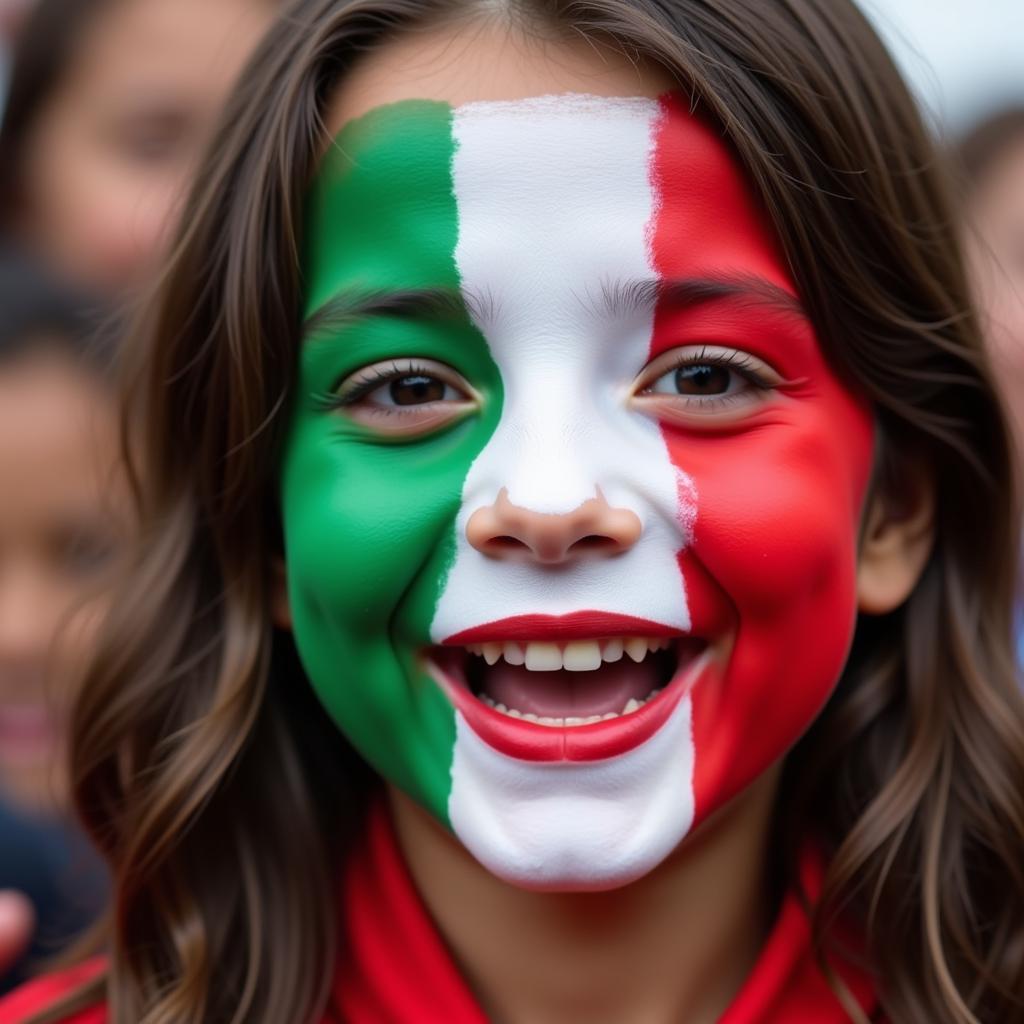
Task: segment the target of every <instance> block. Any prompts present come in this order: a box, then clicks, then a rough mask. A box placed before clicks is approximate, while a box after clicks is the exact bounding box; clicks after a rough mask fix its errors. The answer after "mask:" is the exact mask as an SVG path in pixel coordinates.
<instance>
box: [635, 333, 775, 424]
mask: <svg viewBox="0 0 1024 1024" xmlns="http://www.w3.org/2000/svg"><path fill="white" fill-rule="evenodd" d="M783 383H784V381H783V378H782V377H781V376H780V375H779V374H778V373H777V372H776V371H775V370H773V369H772V368H771V367H770V366H769V365H768V364H767V363H764V362H762V361H761V360H760V359H757V358H755V357H754V356H752V355H750V354H749V353H746V352H741V351H739V350H738V349H730V348H725V347H720V346H717V345H690V346H686V347H682V348H676V349H672V350H671V351H669V352H664V353H662V354H661V355H660V356H658V358H657V359H655V360H654V361H653V362H651V363H650V364H649V365H648V366H647V367H646V368H645V369H644V370H643V372H642V373H641V374H640V377H639V378H638V379H637V382H636V384H635V385H634V386H635V388H636V391H635V392H634V401H636V402H640V403H642V404H645V405H647V406H649V408H648V410H647V411H649V412H653V413H654V414H656V415H658V416H667V417H669V418H672V417H673V416H674V417H676V418H686V419H688V420H692V419H693V418H694V417H695V416H704V417H707V416H717V417H722V416H723V415H728V416H732V415H736V414H740V413H742V412H744V411H747V410H749V408H750V407H751V406H752V405H755V404H756V403H759V402H761V401H764V399H765V398H767V397H768V396H769V395H770V393H771V392H772V391H773V390H774V389H775V388H777V387H779V386H780V385H781V384H783Z"/></svg>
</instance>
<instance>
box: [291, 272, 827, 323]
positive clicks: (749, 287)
mask: <svg viewBox="0 0 1024 1024" xmlns="http://www.w3.org/2000/svg"><path fill="white" fill-rule="evenodd" d="M578 298H579V301H580V303H581V305H582V306H583V307H584V308H585V309H587V310H588V311H590V312H592V313H596V314H597V315H598V316H599V317H602V316H603V317H608V318H610V319H620V320H621V319H626V318H627V317H628V316H630V315H634V314H636V313H642V312H647V311H650V310H653V309H654V308H655V307H656V306H657V305H658V304H659V303H661V302H667V303H669V304H670V305H672V306H673V307H675V308H677V309H678V308H682V309H694V308H697V307H700V306H705V305H710V304H713V303H717V302H729V303H732V304H742V305H745V306H748V307H750V308H752V309H763V310H768V311H770V312H774V313H778V314H782V315H784V316H788V317H795V318H797V319H799V320H800V321H801V322H803V323H806V320H807V314H806V311H805V310H804V308H803V306H802V305H801V303H800V300H799V299H798V298H797V297H796V296H795V295H793V294H792V293H791V292H789V291H787V290H786V289H785V288H782V287H781V286H779V285H777V284H775V283H774V282H772V281H769V280H768V279H767V278H763V277H760V276H758V275H756V274H709V275H706V276H703V277H691V278H679V279H672V280H661V279H651V280H643V281H616V282H606V283H605V284H603V285H601V287H600V291H599V294H598V295H596V296H595V295H591V294H587V295H582V296H578ZM467 315H468V316H469V317H470V318H471V319H472V320H473V321H474V322H475V323H486V322H487V321H489V320H493V319H494V317H495V315H496V303H495V301H494V297H493V296H491V295H474V294H469V293H466V294H464V293H463V292H462V291H461V290H459V289H457V288H407V289H399V290H386V289H381V290H376V291H367V290H360V289H351V290H348V291H345V292H340V293H339V294H337V295H335V296H333V297H332V298H330V299H328V300H327V301H326V302H325V303H323V305H321V306H320V307H319V308H318V309H317V310H315V311H314V312H313V313H312V314H310V316H309V317H307V318H306V321H305V323H304V324H303V331H304V333H305V334H306V335H307V336H311V335H316V334H321V333H324V332H328V331H330V330H338V329H340V328H343V327H346V326H348V325H350V324H351V323H352V322H353V321H355V320H361V319H366V318H371V317H396V318H398V319H408V320H415V319H443V318H453V317H459V318H462V317H466V316H467Z"/></svg>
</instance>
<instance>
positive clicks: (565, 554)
mask: <svg viewBox="0 0 1024 1024" xmlns="http://www.w3.org/2000/svg"><path fill="white" fill-rule="evenodd" d="M642 532H643V526H642V524H641V523H640V517H639V516H638V515H637V514H636V513H635V512H633V511H631V510H630V509H625V508H612V506H611V505H609V504H608V502H607V501H606V500H605V497H604V495H603V494H601V492H600V491H598V493H597V497H594V498H590V499H588V500H587V501H585V502H583V504H582V505H579V506H578V507H577V508H575V509H573V510H572V511H571V512H565V513H557V514H549V513H544V512H535V511H533V510H532V509H528V508H522V507H521V506H519V505H513V504H512V502H511V501H510V500H509V496H508V490H507V489H506V488H504V487H503V488H502V489H501V491H500V492H499V494H498V497H497V499H496V500H495V502H494V504H493V505H487V506H485V507H483V508H478V509H477V510H476V511H475V512H474V513H473V514H472V515H471V516H470V517H469V522H468V523H467V524H466V538H467V540H468V541H469V543H470V544H472V545H473V547H474V548H476V549H477V551H480V552H482V553H483V554H485V555H488V556H489V557H491V558H503V559H509V560H518V561H522V560H527V561H536V562H542V563H544V564H545V565H558V564H561V563H565V562H571V561H574V560H576V559H578V558H583V557H586V556H588V555H594V554H598V555H604V556H610V555H621V554H624V553H625V552H626V551H628V550H629V549H630V548H631V547H633V545H634V544H636V542H637V541H638V540H639V539H640V534H641V533H642Z"/></svg>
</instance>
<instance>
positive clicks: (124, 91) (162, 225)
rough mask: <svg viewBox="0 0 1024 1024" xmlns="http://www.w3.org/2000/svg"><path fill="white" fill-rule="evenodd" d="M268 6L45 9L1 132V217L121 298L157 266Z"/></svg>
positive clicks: (149, 0) (44, 2)
mask: <svg viewBox="0 0 1024 1024" xmlns="http://www.w3.org/2000/svg"><path fill="white" fill-rule="evenodd" d="M273 8H274V3H273V2H272V0H39V2H38V3H36V4H35V5H34V7H33V9H32V10H31V12H30V13H29V14H28V16H27V17H26V19H25V21H24V23H23V26H22V28H21V31H20V32H19V34H18V40H17V45H16V47H15V51H14V66H13V71H12V77H11V81H10V89H9V94H8V104H7V109H6V113H5V117H4V123H3V129H2V133H0V158H2V159H0V218H2V225H3V227H4V228H5V229H6V230H7V231H8V232H9V233H12V234H14V235H15V236H16V237H17V238H19V239H21V240H23V241H24V242H26V243H27V244H28V245H29V246H30V247H31V248H32V249H33V250H34V251H35V252H36V253H38V254H40V255H41V256H43V257H44V258H45V259H46V260H47V261H48V262H50V263H51V264H52V265H53V266H54V267H56V269H57V270H58V271H59V272H60V273H62V274H64V275H65V276H66V277H67V278H68V279H69V280H72V281H75V282H77V283H79V284H81V285H84V286H86V287H89V288H91V289H94V290H96V291H101V292H105V293H120V292H122V291H124V290H125V289H127V288H130V287H132V286H136V285H138V284H139V283H140V282H142V281H144V280H145V277H146V276H147V274H148V273H150V271H151V269H152V267H153V265H154V263H155V262H156V261H157V260H158V258H159V256H160V254H161V251H162V249H163V246H164V241H165V239H166V237H167V235H166V231H167V228H168V226H169V223H170V221H171V220H172V219H173V216H172V215H173V211H174V207H175V205H176V202H177V200H178V197H179V196H180V195H181V194H182V193H183V191H184V189H185V187H186V185H187V182H188V178H189V175H190V174H191V171H192V168H193V166H194V165H195V164H196V162H197V160H198V158H199V156H200V154H201V152H202V150H203V149H204V148H205V146H206V145H207V143H208V141H209V140H210V138H211V136H212V134H213V132H214V129H215V126H216V122H217V118H218V115H219V112H220V109H221V106H222V103H223V101H224V99H225V97H226V95H227V92H228V90H229V89H230V87H231V84H232V83H233V81H234V79H235V77H236V75H237V74H238V72H239V70H240V69H241V67H242V65H243V63H244V62H245V60H246V59H247V57H248V55H249V52H250V51H251V50H252V48H253V47H254V45H255V44H256V42H257V41H258V40H259V38H260V37H261V35H262V34H263V31H264V29H265V28H266V27H267V25H268V24H269V21H270V17H271V15H272V13H273Z"/></svg>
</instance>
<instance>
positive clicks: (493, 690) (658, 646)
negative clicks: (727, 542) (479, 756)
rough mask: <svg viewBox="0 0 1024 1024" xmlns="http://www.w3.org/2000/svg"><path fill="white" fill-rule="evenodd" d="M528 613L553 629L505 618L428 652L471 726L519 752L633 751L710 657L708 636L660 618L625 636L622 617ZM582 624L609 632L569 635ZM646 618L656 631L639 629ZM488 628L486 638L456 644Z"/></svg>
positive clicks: (528, 755) (595, 755)
mask: <svg viewBox="0 0 1024 1024" xmlns="http://www.w3.org/2000/svg"><path fill="white" fill-rule="evenodd" d="M529 618H530V620H532V624H533V625H534V626H535V627H546V628H536V629H535V630H534V631H533V634H534V636H535V637H536V638H535V639H528V638H527V636H525V635H524V632H525V629H526V628H529V625H528V624H527V623H525V622H523V621H521V620H520V621H516V620H504V622H501V623H491V624H490V625H489V626H488V627H484V628H483V629H476V630H473V631H471V632H467V633H466V634H460V635H459V636H457V637H453V638H451V639H450V640H448V641H447V642H446V643H445V644H444V645H443V646H441V647H437V648H433V649H432V650H431V651H430V652H429V653H428V655H427V666H428V669H430V671H431V674H432V675H433V676H434V678H435V679H436V680H437V681H438V683H439V684H440V685H441V687H442V689H443V690H444V691H445V692H446V693H447V694H448V696H449V699H451V700H452V702H453V704H455V706H456V707H457V708H458V709H459V710H460V711H461V712H462V713H463V715H464V717H465V718H466V721H467V722H468V723H469V725H470V726H471V727H472V728H473V730H474V731H475V732H476V733H477V734H478V735H479V736H480V737H481V738H482V739H483V740H484V741H485V742H487V743H489V744H490V745H491V746H493V747H495V748H496V749H498V750H500V751H502V752H504V753H507V754H509V755H510V756H512V757H518V758H521V759H526V760H545V761H547V760H571V761H581V760H597V759H602V758H607V757H614V756H617V755H618V754H622V753H625V752H626V751H627V750H630V749H632V748H633V747H635V746H638V745H639V744H640V743H642V742H643V741H644V740H645V739H647V738H648V737H649V736H651V735H653V734H654V733H655V732H657V730H658V729H659V728H660V727H661V725H663V724H664V722H665V721H666V720H667V718H668V717H669V715H670V714H671V712H672V711H673V710H674V709H675V707H676V706H677V705H678V702H679V699H680V698H681V697H682V696H683V695H684V694H685V693H686V692H687V691H688V690H689V688H690V686H692V685H693V682H694V680H695V678H696V676H697V674H699V671H700V669H701V667H702V666H703V665H704V664H706V663H707V658H706V657H704V655H705V653H706V650H707V643H706V641H704V640H703V639H700V638H697V637H693V636H684V635H680V634H678V633H675V634H674V635H673V634H672V633H671V632H669V631H668V630H666V629H665V627H663V626H660V625H658V624H657V623H644V622H641V621H639V620H629V622H628V625H629V626H630V627H632V628H631V630H630V632H629V633H625V632H617V631H616V632H613V630H614V629H615V628H616V627H619V628H621V626H622V625H623V624H624V623H623V622H622V621H621V617H619V616H597V615H594V614H591V615H588V616H587V618H586V620H585V621H584V622H582V623H581V622H579V620H577V622H576V628H572V624H571V623H569V622H567V621H565V620H561V621H560V619H559V618H558V617H548V616H544V617H541V616H530V617H529ZM542 618H543V619H545V620H547V621H546V622H539V621H538V620H540V619H542ZM598 620H604V621H598ZM612 620H615V621H612ZM581 625H582V626H583V627H584V628H586V629H590V630H595V627H603V629H604V630H607V632H606V633H605V635H600V634H598V635H591V636H580V635H575V636H573V635H569V636H566V633H569V634H572V633H574V632H575V633H577V634H578V633H579V627H580V626H581ZM641 625H642V626H646V627H649V628H648V629H647V630H644V631H643V632H640V631H639V630H636V627H637V626H641ZM560 626H561V627H562V628H559V627H560ZM634 630H636V631H634ZM484 631H486V632H485V636H486V637H487V638H486V639H481V640H480V642H466V643H456V642H454V641H458V640H472V639H474V637H473V636H472V635H471V634H476V635H479V634H481V633H482V632H484ZM502 633H504V634H505V636H506V637H507V636H509V635H510V634H511V635H512V636H514V637H515V639H507V638H506V639H501V638H500V637H501V635H502Z"/></svg>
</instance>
